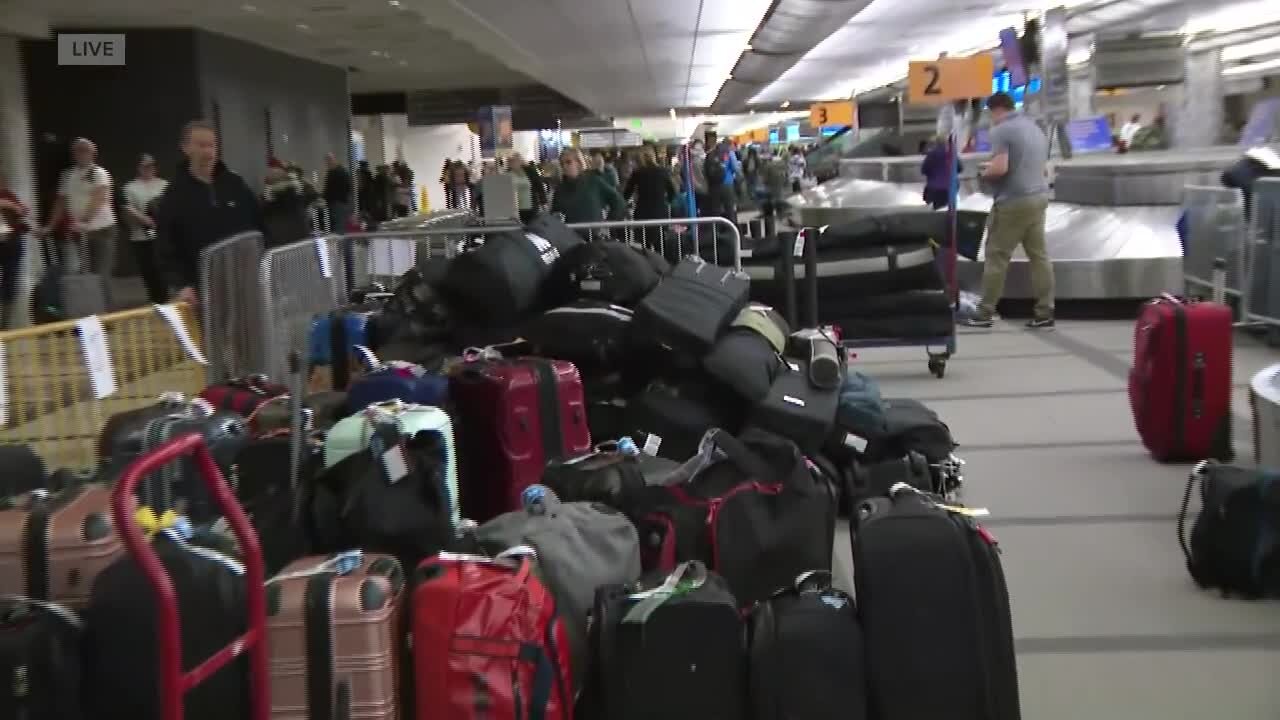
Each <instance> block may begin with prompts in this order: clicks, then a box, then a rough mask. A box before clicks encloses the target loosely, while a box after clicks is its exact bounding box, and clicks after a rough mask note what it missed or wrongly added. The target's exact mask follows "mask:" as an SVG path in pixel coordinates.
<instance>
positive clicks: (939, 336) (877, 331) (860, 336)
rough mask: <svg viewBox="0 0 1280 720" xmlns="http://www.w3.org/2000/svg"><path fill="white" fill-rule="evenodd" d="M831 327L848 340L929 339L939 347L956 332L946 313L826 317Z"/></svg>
mask: <svg viewBox="0 0 1280 720" xmlns="http://www.w3.org/2000/svg"><path fill="white" fill-rule="evenodd" d="M826 317H829V318H830V321H831V324H832V325H835V326H836V327H839V328H840V335H841V337H843V338H845V339H847V340H895V339H907V340H932V339H936V340H937V341H938V344H939V345H944V344H945V343H946V338H948V337H949V336H951V335H952V334H953V333H955V329H956V325H955V319H954V317H953V316H952V314H951V312H950V311H949V310H948V311H947V312H946V314H931V315H885V316H881V317H845V316H840V315H827V316H826Z"/></svg>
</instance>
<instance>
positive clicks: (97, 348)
mask: <svg viewBox="0 0 1280 720" xmlns="http://www.w3.org/2000/svg"><path fill="white" fill-rule="evenodd" d="M76 330H77V331H79V334H80V354H81V355H82V356H83V358H84V366H85V369H86V370H88V371H89V383H90V385H92V387H93V396H94V397H95V398H97V399H99V400H102V399H103V398H109V397H111V396H112V395H115V394H116V374H115V371H114V370H113V369H112V367H111V348H110V347H108V345H107V331H106V329H105V328H103V327H102V321H101V320H99V319H98V316H97V315H90V316H89V317H84V318H80V319H79V320H77V321H76Z"/></svg>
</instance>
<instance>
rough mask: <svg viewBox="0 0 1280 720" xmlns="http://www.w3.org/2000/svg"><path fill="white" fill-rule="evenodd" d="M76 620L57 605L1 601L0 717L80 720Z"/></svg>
mask: <svg viewBox="0 0 1280 720" xmlns="http://www.w3.org/2000/svg"><path fill="white" fill-rule="evenodd" d="M81 627H82V625H81V620H80V618H79V617H78V616H77V615H76V614H75V613H73V612H72V611H70V610H68V609H67V608H64V607H62V606H61V605H55V604H53V603H44V602H35V601H29V600H26V599H24V598H15V597H5V598H0V677H3V678H4V683H5V684H4V686H3V687H4V690H3V691H0V718H11V719H12V720H80V718H82V717H94V718H96V717H98V714H97V713H96V712H94V713H93V714H92V715H91V716H86V715H85V714H84V713H83V711H82V709H81V705H80V700H81V697H80V674H81V670H80V661H81V656H80V633H81Z"/></svg>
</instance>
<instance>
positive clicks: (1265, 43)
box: [1222, 35, 1280, 62]
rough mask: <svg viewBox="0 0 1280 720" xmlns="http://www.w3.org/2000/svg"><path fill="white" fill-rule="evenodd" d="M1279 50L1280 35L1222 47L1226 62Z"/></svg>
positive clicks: (1269, 53)
mask: <svg viewBox="0 0 1280 720" xmlns="http://www.w3.org/2000/svg"><path fill="white" fill-rule="evenodd" d="M1278 52H1280V35H1276V36H1275V37H1269V38H1263V39H1261V40H1254V41H1253V42H1247V43H1241V44H1239V45H1231V46H1229V47H1225V48H1223V49H1222V59H1223V60H1224V61H1226V62H1235V61H1237V60H1244V59H1246V58H1251V57H1260V56H1264V55H1271V54H1273V53H1278Z"/></svg>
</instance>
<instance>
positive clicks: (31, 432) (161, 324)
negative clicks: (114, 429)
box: [0, 304, 205, 470]
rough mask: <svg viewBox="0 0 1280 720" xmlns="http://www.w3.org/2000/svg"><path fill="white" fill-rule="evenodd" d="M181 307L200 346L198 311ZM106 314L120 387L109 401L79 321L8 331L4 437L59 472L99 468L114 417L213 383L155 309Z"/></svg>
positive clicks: (4, 340) (3, 337) (4, 336)
mask: <svg viewBox="0 0 1280 720" xmlns="http://www.w3.org/2000/svg"><path fill="white" fill-rule="evenodd" d="M176 307H177V310H178V314H179V317H181V318H182V319H183V324H185V325H186V327H187V331H188V333H190V335H191V339H192V341H193V342H194V343H195V344H196V346H197V347H199V346H200V334H199V327H198V326H197V324H196V322H195V313H194V312H193V311H192V310H191V308H190V307H188V306H187V305H185V304H178V305H177V306H176ZM98 319H99V320H100V321H101V322H102V327H103V330H105V331H106V338H107V347H108V350H109V351H110V354H111V368H112V372H113V373H114V377H115V382H116V392H115V393H114V394H112V395H111V396H109V397H106V398H103V399H101V400H99V399H97V398H95V397H94V393H93V387H92V384H91V383H90V379H89V372H88V370H87V368H86V365H85V357H84V353H83V351H82V348H81V346H80V338H79V332H78V330H77V326H76V321H75V320H64V321H62V322H56V323H49V324H46V325H38V326H34V327H27V328H21V329H17V330H6V331H4V332H0V345H2V346H3V348H4V354H5V362H4V365H5V373H4V375H3V376H2V377H0V382H3V383H5V388H4V389H5V392H6V398H7V411H8V412H7V415H6V417H5V422H4V425H3V426H2V427H0V442H3V443H22V444H27V445H31V446H32V447H33V448H34V449H35V451H36V452H37V453H39V455H40V457H41V458H43V459H44V462H45V466H46V467H48V468H50V469H51V470H52V469H54V468H72V469H90V468H92V467H93V466H94V465H95V464H96V463H97V461H98V457H97V448H98V436H99V434H100V433H101V432H102V427H103V424H104V423H105V422H106V421H107V419H108V418H110V417H111V416H112V415H115V414H116V413H120V412H124V411H126V410H133V409H135V408H139V407H143V406H146V405H151V404H154V403H155V402H156V400H157V398H159V397H160V396H161V395H163V394H165V393H170V392H178V393H183V394H184V395H188V396H190V395H195V394H196V393H198V392H200V390H201V389H202V388H203V387H204V386H205V369H204V367H203V366H201V365H200V364H199V363H197V362H196V361H195V360H193V359H191V357H190V356H188V355H187V352H186V350H185V349H184V348H183V347H182V344H181V342H180V341H179V339H178V337H177V335H176V334H175V333H174V331H173V328H172V327H171V326H170V325H169V324H168V322H166V321H165V319H164V318H163V317H161V315H160V314H159V313H158V312H156V310H155V307H154V306H151V305H148V306H146V307H141V308H135V309H133V310H124V311H121V312H115V313H110V314H107V315H99V316H98Z"/></svg>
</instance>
